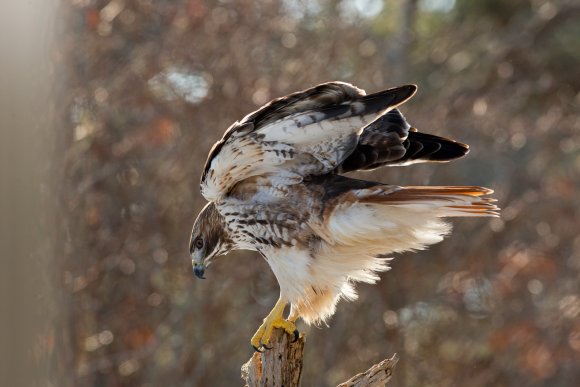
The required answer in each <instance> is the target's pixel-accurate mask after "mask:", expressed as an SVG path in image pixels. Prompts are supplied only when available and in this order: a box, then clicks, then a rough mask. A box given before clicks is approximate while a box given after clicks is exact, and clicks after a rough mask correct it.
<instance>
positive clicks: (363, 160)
mask: <svg viewBox="0 0 580 387" xmlns="http://www.w3.org/2000/svg"><path fill="white" fill-rule="evenodd" d="M468 151H469V146H467V145H466V144H462V143H459V142H456V141H453V140H450V139H447V138H443V137H438V136H434V135H431V134H426V133H420V132H418V131H417V129H415V128H413V127H411V126H410V125H409V123H408V122H407V120H405V117H404V116H403V115H402V114H401V112H400V111H399V110H398V109H393V110H391V111H389V112H388V113H386V114H384V115H383V116H381V117H379V118H378V119H376V120H375V121H374V122H372V123H371V124H370V125H368V126H366V127H365V129H364V131H363V132H362V134H361V135H360V138H359V142H358V144H357V146H356V148H355V149H354V151H353V152H352V153H351V154H350V155H349V156H348V157H347V158H346V159H345V160H344V162H343V163H342V164H341V165H339V167H338V168H337V173H345V172H350V171H356V170H370V169H375V168H379V167H382V166H387V165H391V166H392V165H409V164H414V163H422V162H445V161H451V160H454V159H457V158H459V157H462V156H464V155H466V154H467V153H468Z"/></svg>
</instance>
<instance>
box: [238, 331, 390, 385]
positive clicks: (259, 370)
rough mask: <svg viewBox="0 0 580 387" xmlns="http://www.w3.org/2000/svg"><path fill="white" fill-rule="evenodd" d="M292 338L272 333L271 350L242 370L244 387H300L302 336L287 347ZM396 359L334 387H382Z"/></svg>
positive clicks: (283, 334) (258, 355) (387, 380)
mask: <svg viewBox="0 0 580 387" xmlns="http://www.w3.org/2000/svg"><path fill="white" fill-rule="evenodd" d="M291 340H292V338H291V337H290V336H288V335H287V334H285V333H284V331H282V330H280V329H275V330H274V332H273V333H272V337H271V339H270V346H271V347H272V349H269V350H265V351H264V352H263V353H258V352H256V353H254V355H253V356H252V357H251V358H250V360H248V362H247V363H246V364H244V365H243V366H242V379H244V380H245V382H246V384H245V387H297V386H299V385H300V379H301V376H302V366H303V365H304V360H303V359H304V336H303V335H302V336H300V338H299V339H298V341H296V342H295V343H291V342H290V341H291ZM398 360H399V358H398V357H397V355H393V357H392V358H390V359H385V360H383V361H382V362H380V363H378V364H375V365H374V366H372V367H371V368H369V369H368V370H367V371H365V372H363V373H360V374H357V375H355V376H353V377H352V378H350V379H349V380H347V381H346V382H344V383H341V384H339V385H338V387H379V386H385V385H386V384H387V383H388V382H389V380H390V379H391V377H392V375H393V368H394V367H395V365H396V364H397V361H398Z"/></svg>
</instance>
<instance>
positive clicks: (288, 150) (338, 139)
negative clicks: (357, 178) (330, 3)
mask: <svg viewBox="0 0 580 387" xmlns="http://www.w3.org/2000/svg"><path fill="white" fill-rule="evenodd" d="M415 91H416V86H414V85H407V86H401V87H396V88H392V89H388V90H384V91H381V92H378V93H374V94H370V95H364V92H363V91H362V90H360V89H357V88H356V87H354V86H352V85H349V84H347V83H341V82H331V83H326V84H322V85H319V86H316V87H314V88H311V89H308V90H305V91H303V92H299V93H294V94H291V95H289V96H287V97H284V98H280V99H277V100H274V101H272V102H270V103H269V104H267V105H266V106H264V107H262V108H261V109H259V110H258V111H256V112H254V113H251V114H249V115H248V116H246V117H245V118H244V119H243V120H242V121H241V122H239V123H238V122H237V123H235V124H234V125H232V126H231V127H230V128H229V129H228V130H227V131H226V133H225V134H224V136H223V138H222V139H221V140H220V141H219V142H218V143H216V144H215V145H214V147H213V149H212V150H211V152H210V154H209V156H208V160H207V162H206V166H205V169H204V173H203V175H202V180H201V192H202V194H203V196H204V197H205V198H206V199H207V200H209V201H215V200H218V199H220V198H223V197H224V196H227V195H228V193H230V191H231V190H232V188H233V187H234V186H236V185H238V187H237V188H236V191H237V192H240V190H241V189H240V187H239V183H241V182H243V181H244V180H246V179H249V178H252V177H255V176H268V175H275V176H276V178H277V183H276V184H281V185H284V184H296V183H299V182H301V181H302V178H303V177H306V176H312V175H322V174H325V173H328V172H331V171H333V170H334V169H336V167H337V166H338V165H340V164H341V163H342V162H343V161H344V159H345V158H346V157H347V156H348V155H349V154H350V153H352V151H353V149H355V148H356V146H357V143H358V140H359V136H360V134H361V132H362V131H363V128H364V127H365V126H366V125H367V124H369V123H370V122H372V121H373V120H374V119H375V118H376V117H377V116H379V115H381V114H384V113H385V112H387V111H389V110H391V109H393V108H396V107H397V106H398V105H400V104H402V103H404V102H405V101H406V100H408V99H409V98H411V97H412V96H413V94H414V93H415ZM242 190H243V189H242Z"/></svg>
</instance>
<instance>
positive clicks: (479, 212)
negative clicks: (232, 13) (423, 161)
mask: <svg viewBox="0 0 580 387" xmlns="http://www.w3.org/2000/svg"><path fill="white" fill-rule="evenodd" d="M389 190H390V192H388V191H383V192H377V191H375V192H374V193H373V194H370V195H368V196H365V197H364V198H361V201H362V202H368V203H380V204H385V205H389V206H398V207H407V208H413V209H416V210H435V211H436V212H437V216H439V217H451V216H453V217H457V216H493V217H497V216H499V207H497V206H496V205H495V204H494V203H495V201H496V200H495V199H492V198H486V197H483V196H485V195H489V194H491V193H493V191H492V190H490V189H488V188H483V187H475V186H465V187H461V186H459V187H450V186H443V187H437V186H433V187H401V188H400V189H398V190H395V191H392V187H390V188H389ZM367 192H368V191H367Z"/></svg>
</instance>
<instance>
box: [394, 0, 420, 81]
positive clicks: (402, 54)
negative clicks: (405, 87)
mask: <svg viewBox="0 0 580 387" xmlns="http://www.w3.org/2000/svg"><path fill="white" fill-rule="evenodd" d="M400 12H401V17H400V20H401V25H400V26H399V34H398V35H397V36H396V37H395V39H394V45H393V47H392V49H391V50H390V55H389V56H390V61H389V63H390V65H391V66H392V69H393V75H394V78H395V79H394V80H395V83H400V82H405V79H406V77H407V68H408V67H409V47H410V45H411V43H412V42H413V39H414V34H415V33H414V25H415V17H416V14H417V0H406V1H405V2H404V3H403V5H402V6H401V11H400Z"/></svg>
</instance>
